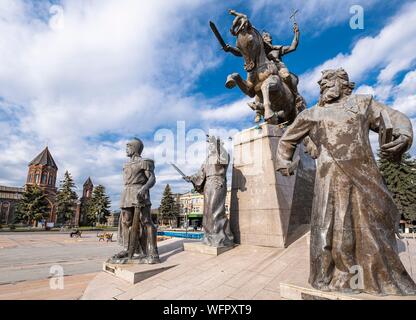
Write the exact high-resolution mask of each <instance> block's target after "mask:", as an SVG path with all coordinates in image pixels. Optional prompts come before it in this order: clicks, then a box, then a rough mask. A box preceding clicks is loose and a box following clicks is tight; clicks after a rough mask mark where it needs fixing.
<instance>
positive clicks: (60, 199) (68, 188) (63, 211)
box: [56, 171, 78, 223]
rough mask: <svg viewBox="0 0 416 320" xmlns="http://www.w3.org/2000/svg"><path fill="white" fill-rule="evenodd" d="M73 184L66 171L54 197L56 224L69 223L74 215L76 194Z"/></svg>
mask: <svg viewBox="0 0 416 320" xmlns="http://www.w3.org/2000/svg"><path fill="white" fill-rule="evenodd" d="M75 188H76V187H75V183H74V180H73V179H72V176H71V174H70V173H69V172H68V171H66V172H65V175H64V179H63V180H62V181H61V185H60V187H59V190H58V193H57V195H56V204H57V210H56V211H57V215H58V222H60V223H67V222H70V221H71V220H72V218H73V216H74V214H75V210H76V205H77V199H78V196H77V193H76V192H75V191H74V189H75Z"/></svg>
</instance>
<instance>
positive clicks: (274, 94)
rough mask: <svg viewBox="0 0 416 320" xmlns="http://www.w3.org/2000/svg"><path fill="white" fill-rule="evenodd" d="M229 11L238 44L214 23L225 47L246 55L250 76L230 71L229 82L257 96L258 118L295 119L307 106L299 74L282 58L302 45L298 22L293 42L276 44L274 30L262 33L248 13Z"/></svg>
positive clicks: (215, 30) (227, 83)
mask: <svg viewBox="0 0 416 320" xmlns="http://www.w3.org/2000/svg"><path fill="white" fill-rule="evenodd" d="M229 13H230V14H231V15H233V16H235V18H234V21H233V23H232V27H231V29H230V32H231V34H232V35H233V36H235V37H236V38H237V41H236V46H235V47H233V46H230V45H229V44H226V43H225V42H224V40H223V39H222V38H221V35H220V34H219V32H218V30H217V29H216V27H215V25H214V24H213V23H212V22H211V23H210V25H211V28H212V30H213V32H214V34H215V36H216V37H217V39H218V41H219V42H220V44H221V46H222V47H223V49H224V51H226V52H230V53H232V54H233V55H235V56H237V57H243V59H244V69H245V70H246V71H247V79H246V80H244V79H243V78H242V77H241V76H240V75H239V74H238V73H233V74H230V75H228V77H227V81H226V83H225V86H226V87H227V88H229V89H231V88H234V87H235V86H236V85H237V86H238V87H239V88H240V89H241V91H243V92H244V93H245V94H246V95H248V96H249V97H252V98H255V101H253V102H251V103H249V106H250V107H251V108H252V109H253V110H254V111H256V119H255V121H256V122H259V121H260V119H261V116H264V119H265V120H266V121H267V122H268V123H272V124H276V123H282V122H289V123H291V122H292V121H293V120H294V119H295V117H296V115H297V114H298V113H299V112H300V111H302V110H304V109H305V108H306V103H305V101H304V99H303V98H302V97H301V96H300V95H299V93H298V90H297V85H298V77H297V76H296V75H295V74H293V73H290V72H289V70H288V69H287V67H286V65H285V64H284V63H283V62H282V57H283V56H284V55H285V54H288V53H289V52H293V51H295V50H296V48H297V46H298V43H299V28H298V25H297V24H296V23H295V25H294V33H295V37H294V40H293V42H292V45H291V46H275V45H273V44H272V39H271V36H270V34H268V33H265V34H263V36H262V35H261V34H260V32H259V31H258V30H257V29H256V28H254V27H253V25H252V24H251V22H250V20H249V19H248V17H247V16H246V15H245V14H242V13H238V12H236V11H235V10H229Z"/></svg>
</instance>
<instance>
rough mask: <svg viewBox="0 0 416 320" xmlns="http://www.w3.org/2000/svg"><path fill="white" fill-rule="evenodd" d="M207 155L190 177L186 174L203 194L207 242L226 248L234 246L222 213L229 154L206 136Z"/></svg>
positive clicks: (213, 139)
mask: <svg viewBox="0 0 416 320" xmlns="http://www.w3.org/2000/svg"><path fill="white" fill-rule="evenodd" d="M207 142H208V155H207V158H206V160H205V162H204V164H203V165H202V166H201V169H200V170H199V171H198V173H196V174H195V175H192V176H186V177H184V179H185V180H186V181H187V182H192V184H193V185H194V187H195V190H196V191H197V192H199V193H201V194H203V195H204V215H203V222H202V225H203V228H204V240H203V242H204V243H205V244H206V245H209V246H213V247H229V246H232V245H233V243H234V242H233V239H234V237H233V235H232V233H231V230H230V224H229V220H228V218H227V216H226V214H225V199H226V196H227V168H228V163H229V162H230V156H229V154H228V153H227V151H226V150H225V148H224V146H223V143H222V142H221V140H220V139H219V138H218V139H217V138H216V137H214V136H208V139H207Z"/></svg>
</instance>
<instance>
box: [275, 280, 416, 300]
mask: <svg viewBox="0 0 416 320" xmlns="http://www.w3.org/2000/svg"><path fill="white" fill-rule="evenodd" d="M280 296H281V298H282V300H416V296H376V295H370V294H366V293H360V294H346V293H341V292H325V291H320V290H317V289H314V288H312V287H311V286H310V285H305V286H299V285H294V284H290V283H280Z"/></svg>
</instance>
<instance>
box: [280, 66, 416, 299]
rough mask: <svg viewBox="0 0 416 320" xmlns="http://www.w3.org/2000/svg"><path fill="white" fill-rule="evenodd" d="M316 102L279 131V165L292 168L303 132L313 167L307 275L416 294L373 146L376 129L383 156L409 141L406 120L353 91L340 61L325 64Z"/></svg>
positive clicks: (332, 287) (324, 286) (321, 281)
mask: <svg viewBox="0 0 416 320" xmlns="http://www.w3.org/2000/svg"><path fill="white" fill-rule="evenodd" d="M318 83H319V85H320V89H321V96H320V100H319V103H318V104H317V105H315V106H314V107H312V108H310V109H307V110H305V111H303V112H302V113H300V114H299V115H298V117H297V118H296V120H295V121H294V122H293V124H292V125H291V126H289V127H288V128H287V130H286V132H285V133H284V134H283V136H282V138H281V139H280V142H279V145H278V148H277V159H278V161H277V170H278V171H280V172H282V173H283V174H284V175H289V174H291V172H293V170H294V169H293V165H292V157H293V154H294V152H295V149H296V144H298V143H300V142H301V141H302V140H303V139H304V138H305V137H309V139H310V141H311V143H313V144H314V145H315V146H316V148H315V152H314V153H315V154H314V155H315V158H316V159H317V171H316V179H315V195H314V202H313V209H312V218H311V241H310V246H311V248H310V276H309V283H310V284H311V285H312V286H313V287H314V288H316V289H320V290H323V291H341V292H365V293H370V294H382V295H414V294H416V284H415V283H414V282H413V280H412V278H411V277H410V275H409V274H408V273H407V271H406V269H405V268H404V266H403V264H402V262H401V261H400V258H399V255H398V248H397V240H396V237H395V235H396V233H397V232H398V224H399V218H400V213H399V211H398V209H397V207H396V205H395V204H394V202H393V199H392V197H391V195H390V193H389V191H388V190H387V187H386V185H385V183H384V179H383V177H382V176H381V174H380V171H379V170H378V167H377V164H376V161H375V158H374V155H373V153H372V150H371V144H370V139H369V130H372V131H375V132H378V133H379V134H380V144H381V145H380V148H381V151H382V154H383V156H384V157H390V158H394V157H398V156H399V157H401V155H402V154H403V153H404V152H405V151H406V150H408V149H409V148H410V147H411V145H412V140H413V130H412V125H411V122H410V120H409V119H408V118H407V117H406V116H405V115H404V114H402V113H400V112H399V111H396V110H393V109H391V108H389V107H387V106H385V105H383V104H381V103H379V102H377V101H375V100H374V99H373V98H372V96H371V95H353V94H352V90H353V88H354V84H353V83H352V82H350V81H349V77H348V74H347V73H346V72H345V71H344V70H343V69H337V70H326V71H324V72H323V73H322V77H321V80H320V81H319V82H318Z"/></svg>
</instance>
